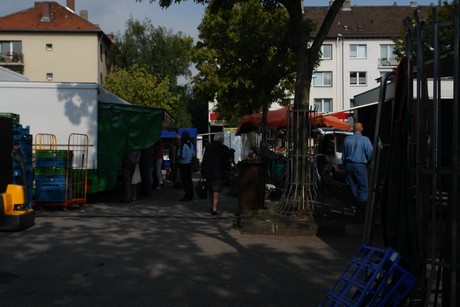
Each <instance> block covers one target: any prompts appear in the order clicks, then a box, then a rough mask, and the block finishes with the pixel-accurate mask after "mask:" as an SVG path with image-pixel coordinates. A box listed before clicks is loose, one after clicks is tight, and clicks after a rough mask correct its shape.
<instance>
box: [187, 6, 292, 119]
mask: <svg viewBox="0 0 460 307" xmlns="http://www.w3.org/2000/svg"><path fill="white" fill-rule="evenodd" d="M226 3H227V4H229V3H230V4H233V3H234V4H233V5H231V6H227V7H225V8H222V7H221V6H212V5H211V4H210V7H209V8H208V9H207V10H206V13H205V16H204V18H203V20H202V23H201V24H200V26H199V31H200V41H199V42H198V43H197V45H196V46H195V53H194V60H195V62H196V63H197V68H198V70H199V74H198V75H197V76H195V78H194V92H195V94H196V95H197V96H198V97H202V98H207V99H208V100H209V101H212V100H213V99H215V100H217V101H218V105H217V109H216V110H215V111H216V112H217V113H218V114H219V115H220V116H221V117H224V118H225V119H226V120H227V121H229V122H230V123H231V124H232V123H233V124H235V123H238V122H239V119H240V118H241V117H242V116H244V115H246V114H250V113H254V112H258V111H260V110H261V108H262V107H267V106H268V105H269V104H271V103H272V102H273V101H275V100H277V99H284V98H285V97H286V95H288V94H289V92H292V90H293V86H294V81H293V80H294V76H295V60H294V55H293V53H292V50H291V48H290V46H291V45H292V44H291V35H290V32H289V29H290V22H289V16H288V15H287V13H286V10H284V9H283V8H280V7H279V6H277V5H274V4H267V5H263V4H261V2H260V1H259V0H248V1H227V2H226ZM219 5H222V3H219Z"/></svg>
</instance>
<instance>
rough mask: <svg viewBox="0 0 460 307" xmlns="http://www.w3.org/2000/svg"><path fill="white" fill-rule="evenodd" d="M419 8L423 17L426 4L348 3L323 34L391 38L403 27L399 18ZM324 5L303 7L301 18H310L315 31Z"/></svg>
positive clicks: (326, 8) (321, 18)
mask: <svg viewBox="0 0 460 307" xmlns="http://www.w3.org/2000/svg"><path fill="white" fill-rule="evenodd" d="M417 8H419V9H420V10H421V11H420V12H421V13H420V14H421V16H426V15H427V12H428V9H429V6H419V7H411V6H399V5H392V6H350V8H349V9H341V10H340V11H339V12H338V14H337V16H336V17H335V20H334V23H333V24H332V26H331V29H330V30H329V33H328V35H327V37H328V38H332V37H333V38H336V37H337V36H338V34H341V35H342V36H344V37H394V36H396V35H397V34H398V33H399V32H400V30H401V29H402V27H403V20H404V19H405V18H406V17H408V16H410V17H413V16H414V12H415V10H416V9H417ZM328 10H329V7H328V6H322V7H318V6H306V7H305V14H304V16H305V17H304V18H306V19H311V20H312V21H313V22H314V23H315V25H316V29H315V31H314V34H313V37H314V36H315V35H316V33H317V31H318V30H319V28H320V26H321V24H322V22H323V20H324V18H325V16H326V14H327V12H328Z"/></svg>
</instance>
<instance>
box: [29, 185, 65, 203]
mask: <svg viewBox="0 0 460 307" xmlns="http://www.w3.org/2000/svg"><path fill="white" fill-rule="evenodd" d="M65 193H66V188H65V186H64V187H61V186H46V185H44V186H41V187H37V188H36V189H35V202H37V203H45V202H64V201H69V200H71V198H72V191H71V189H70V188H69V189H68V192H67V199H66V197H65V196H66V194H65Z"/></svg>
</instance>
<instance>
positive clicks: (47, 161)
mask: <svg viewBox="0 0 460 307" xmlns="http://www.w3.org/2000/svg"><path fill="white" fill-rule="evenodd" d="M35 167H37V168H66V167H72V160H67V158H36V159H35Z"/></svg>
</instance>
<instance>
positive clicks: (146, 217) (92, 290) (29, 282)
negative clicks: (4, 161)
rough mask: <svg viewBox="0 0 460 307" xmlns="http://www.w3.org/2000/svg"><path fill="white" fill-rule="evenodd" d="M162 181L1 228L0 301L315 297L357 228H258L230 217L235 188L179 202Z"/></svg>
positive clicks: (121, 302) (336, 272) (331, 278)
mask: <svg viewBox="0 0 460 307" xmlns="http://www.w3.org/2000/svg"><path fill="white" fill-rule="evenodd" d="M182 196H183V192H182V190H180V189H175V188H174V187H173V186H172V184H171V183H166V184H165V187H164V188H163V189H161V190H159V191H155V192H154V193H153V196H151V197H141V198H139V199H138V201H136V202H135V203H130V204H126V203H118V202H117V197H116V196H115V195H111V194H105V195H98V196H97V197H89V198H88V200H89V203H88V205H87V206H86V207H79V206H72V207H71V208H69V210H67V211H64V210H62V208H54V207H51V206H45V207H44V208H43V209H42V210H37V211H36V218H35V222H36V223H35V225H34V226H33V227H31V228H28V229H25V230H23V231H19V232H3V233H0V238H1V239H0V259H1V260H0V306H14V307H22V306H86V307H88V306H318V304H319V303H320V302H321V300H322V298H323V297H324V296H325V295H326V293H327V292H328V290H329V288H330V287H331V286H332V285H333V283H334V282H335V281H336V280H337V278H338V277H339V276H340V274H341V272H342V271H343V270H344V269H345V268H346V265H347V264H348V263H349V261H350V260H351V259H352V257H353V255H354V253H355V252H356V251H357V249H358V248H359V247H360V246H361V244H362V236H361V235H359V234H357V235H347V236H343V235H337V236H334V235H327V236H319V235H308V236H306V235H297V236H296V235H289V236H283V235H266V234H254V233H247V232H241V231H240V229H238V228H237V227H235V224H236V223H235V222H236V215H237V211H238V198H237V197H235V196H229V195H227V194H226V195H222V197H221V200H220V205H219V211H220V213H219V215H217V216H212V215H211V214H210V213H209V207H210V206H209V201H208V200H199V199H196V198H195V199H194V200H193V201H190V202H181V201H179V199H180V198H181V197H182Z"/></svg>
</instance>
